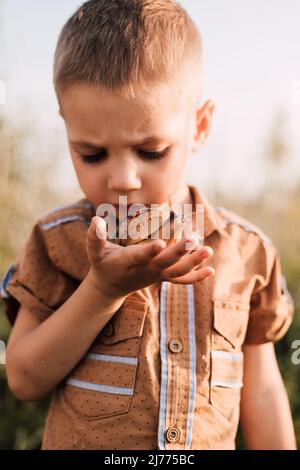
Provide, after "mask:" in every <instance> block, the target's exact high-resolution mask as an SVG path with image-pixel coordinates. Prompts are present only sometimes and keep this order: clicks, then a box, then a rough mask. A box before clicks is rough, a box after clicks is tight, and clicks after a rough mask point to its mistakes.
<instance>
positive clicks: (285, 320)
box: [245, 245, 294, 344]
mask: <svg viewBox="0 0 300 470" xmlns="http://www.w3.org/2000/svg"><path fill="white" fill-rule="evenodd" d="M265 261H266V266H265V268H264V273H265V274H264V276H258V277H259V278H260V280H259V282H257V283H256V286H255V288H254V290H253V293H252V297H251V304H250V314H249V322H248V328H247V333H246V338H245V343H246V344H261V343H267V342H276V341H278V340H280V339H281V338H282V337H283V336H284V335H285V333H286V332H287V330H288V328H289V327H290V325H291V323H292V320H293V314H294V303H293V300H292V297H291V296H290V294H289V292H288V290H287V287H286V282H285V278H284V276H283V275H282V272H281V263H280V258H279V256H278V253H277V250H276V248H275V247H274V246H273V245H271V246H267V247H265Z"/></svg>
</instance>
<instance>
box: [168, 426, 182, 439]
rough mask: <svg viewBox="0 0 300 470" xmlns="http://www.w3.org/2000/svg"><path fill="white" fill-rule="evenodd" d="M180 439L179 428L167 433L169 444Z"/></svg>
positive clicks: (170, 429)
mask: <svg viewBox="0 0 300 470" xmlns="http://www.w3.org/2000/svg"><path fill="white" fill-rule="evenodd" d="M179 437H180V432H179V429H177V428H169V429H168V430H167V432H166V439H167V441H169V442H177V441H178V440H179Z"/></svg>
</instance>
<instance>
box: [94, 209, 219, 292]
mask: <svg viewBox="0 0 300 470" xmlns="http://www.w3.org/2000/svg"><path fill="white" fill-rule="evenodd" d="M191 241H192V240H189V239H187V238H183V239H182V240H180V241H178V242H176V243H175V244H173V245H170V246H167V244H166V242H165V241H164V240H161V239H159V240H152V241H151V240H149V242H147V243H142V244H137V245H130V246H127V247H122V246H120V245H117V244H115V243H111V242H110V241H108V240H107V231H106V222H105V220H104V219H103V218H101V217H98V216H95V217H93V219H92V222H91V225H90V227H89V229H88V232H87V255H88V259H89V262H90V272H89V276H90V278H91V280H92V282H93V284H94V285H96V287H97V288H98V289H99V291H100V292H101V293H102V294H103V295H105V296H108V297H111V298H119V297H122V296H125V295H128V294H130V293H131V292H134V291H136V290H139V289H142V288H144V287H147V286H149V285H151V284H154V283H157V282H161V281H170V282H172V283H174V284H194V283H195V282H198V281H203V280H204V279H207V278H208V277H211V276H213V275H214V274H215V271H214V269H213V268H212V267H210V266H205V267H201V264H202V263H203V261H204V260H207V259H208V258H210V257H211V256H213V250H212V248H210V247H208V246H204V247H203V248H201V249H197V250H196V251H193V247H192V243H191ZM186 255H188V256H186Z"/></svg>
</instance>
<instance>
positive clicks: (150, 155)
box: [138, 148, 169, 160]
mask: <svg viewBox="0 0 300 470" xmlns="http://www.w3.org/2000/svg"><path fill="white" fill-rule="evenodd" d="M138 153H139V155H141V156H142V157H143V158H145V159H146V160H160V159H161V158H164V157H166V156H167V155H168V153H169V148H166V149H164V150H160V151H159V152H150V151H147V150H138Z"/></svg>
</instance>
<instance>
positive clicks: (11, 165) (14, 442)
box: [0, 120, 300, 449]
mask: <svg viewBox="0 0 300 470" xmlns="http://www.w3.org/2000/svg"><path fill="white" fill-rule="evenodd" d="M274 135H276V139H275V138H274V139H273V138H272V139H273V140H272V142H271V144H270V146H269V149H266V158H267V161H268V175H267V176H268V178H269V177H270V175H271V178H269V180H268V182H266V184H265V187H264V189H263V190H262V191H261V192H260V193H259V194H257V195H256V197H255V198H254V199H253V200H252V201H251V202H247V203H246V202H243V201H242V199H241V197H240V195H239V194H234V192H232V193H231V194H230V195H228V194H218V193H215V194H211V195H209V196H210V199H211V201H212V202H213V203H215V204H216V205H221V206H223V207H226V208H228V209H230V210H233V211H236V212H237V213H238V214H240V215H242V216H243V217H246V218H248V219H250V220H251V221H252V222H253V223H256V224H257V225H258V226H259V227H260V228H262V229H263V230H264V231H265V232H266V234H267V235H268V236H269V237H270V238H271V239H272V240H273V241H274V243H275V244H276V246H277V247H278V250H279V253H280V255H281V261H282V269H283V272H284V274H285V276H286V279H287V285H288V288H289V290H290V293H291V295H292V297H293V299H294V302H295V318H294V322H293V324H292V326H291V328H290V329H289V331H288V333H287V335H286V336H285V337H284V338H283V339H282V340H281V341H280V342H278V343H277V344H276V352H277V357H278V362H279V367H280V370H281V373H282V376H283V379H284V381H285V384H286V388H287V392H288V395H289V399H290V403H291V408H292V414H293V418H294V424H295V430H296V435H297V442H298V447H299V446H300V374H299V368H300V366H297V365H293V364H292V361H291V355H292V352H293V350H292V349H291V345H292V343H293V341H294V340H296V339H298V340H299V339H300V316H299V313H300V311H299V310H300V283H299V279H300V237H299V234H300V220H299V213H300V188H299V187H296V188H295V187H294V188H286V187H284V186H283V185H282V183H281V180H280V170H281V165H283V164H286V161H285V158H282V157H281V154H282V153H284V152H286V149H285V146H284V145H283V143H282V142H281V141H280V140H279V141H278V135H279V134H278V133H276V132H274ZM27 138H28V132H20V131H18V130H17V129H14V128H12V127H11V126H8V125H7V123H5V122H4V121H3V120H2V121H1V120H0V164H1V172H0V208H1V212H0V275H1V276H2V275H3V273H4V271H5V270H6V268H7V266H8V264H10V263H11V262H12V261H13V259H14V257H15V256H16V254H17V253H18V252H19V250H20V249H21V247H22V244H23V241H24V239H25V237H26V236H27V234H28V233H29V230H30V227H31V226H32V225H33V223H34V222H35V221H36V219H37V217H39V216H40V215H42V214H44V213H45V212H47V211H48V210H50V208H54V207H56V206H57V205H62V204H64V203H66V202H69V200H68V201H66V199H65V196H64V195H57V194H54V193H52V192H51V189H50V188H51V185H50V183H49V182H48V181H47V180H46V179H45V175H46V173H47V172H46V171H44V169H43V168H42V167H41V166H40V165H39V166H38V167H36V169H35V172H33V170H32V171H31V173H30V174H31V181H30V180H28V172H27V173H26V175H24V168H25V167H26V160H25V165H24V159H22V158H20V156H22V155H23V154H22V152H24V148H25V143H26V139H27ZM16 155H17V156H18V158H16ZM23 156H24V155H23ZM20 161H22V162H23V163H22V166H20V164H19V163H18V162H20ZM25 176H26V177H25ZM28 187H30V190H29V191H26V188H28ZM9 332H10V326H9V324H8V321H7V319H6V317H5V315H4V312H3V305H2V303H1V306H0V339H2V340H4V341H7V339H8V336H9ZM49 399H50V397H45V398H44V399H43V400H40V401H37V402H26V403H23V402H21V401H19V400H17V399H16V398H14V396H13V395H12V394H11V392H10V391H9V389H8V386H7V380H6V375H5V366H3V365H2V366H1V365H0V449H38V448H39V446H40V442H41V436H42V432H43V426H44V420H45V415H46V411H47V408H48V404H49ZM237 447H238V448H239V449H243V448H245V444H244V442H243V438H242V435H241V433H240V432H239V434H238V438H237Z"/></svg>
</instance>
